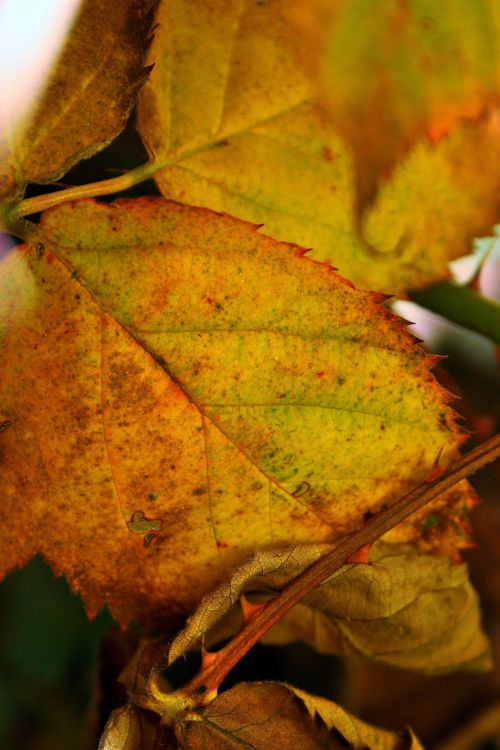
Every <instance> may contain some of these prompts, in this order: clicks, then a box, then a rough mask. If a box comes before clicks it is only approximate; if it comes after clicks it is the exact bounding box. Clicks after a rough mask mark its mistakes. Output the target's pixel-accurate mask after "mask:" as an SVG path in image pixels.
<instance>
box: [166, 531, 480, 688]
mask: <svg viewBox="0 0 500 750" xmlns="http://www.w3.org/2000/svg"><path fill="white" fill-rule="evenodd" d="M330 549H331V547H330V546H329V545H324V544H323V545H302V546H298V547H292V548H286V549H281V550H268V551H265V552H260V553H257V554H256V555H255V557H254V558H253V559H252V560H250V561H248V562H247V563H245V564H244V565H243V566H242V567H240V568H239V569H237V570H236V571H235V572H234V573H233V575H232V576H231V579H230V580H229V581H227V582H225V583H224V584H222V585H221V586H220V587H219V588H218V589H216V590H215V591H214V592H212V593H210V594H209V595H208V596H207V597H205V599H204V600H203V601H202V603H201V604H200V606H199V607H198V609H197V610H196V611H195V612H194V614H193V615H191V617H190V618H189V620H188V622H187V624H186V627H185V628H184V630H183V631H181V633H180V634H179V635H178V636H177V637H176V638H175V640H174V642H173V643H172V645H171V647H170V650H169V662H170V663H171V662H173V661H174V660H175V659H178V658H179V657H180V656H182V655H183V654H185V653H186V652H187V651H188V650H189V649H191V648H193V647H194V646H198V647H199V645H200V643H201V641H202V639H203V640H204V642H205V644H206V645H207V646H208V647H210V644H212V643H216V642H217V641H220V640H221V639H224V638H227V637H228V636H229V635H232V634H234V632H236V631H237V630H238V628H239V626H240V621H241V617H240V611H239V606H238V602H239V597H240V595H241V594H242V593H244V594H245V596H246V597H247V598H248V597H250V598H251V600H252V601H256V600H262V598H263V597H264V598H265V597H269V596H272V595H274V594H275V593H276V592H277V591H281V590H283V588H285V586H286V585H287V584H288V583H289V582H290V581H292V580H293V579H294V578H295V577H296V576H297V575H299V574H300V573H302V572H303V571H304V570H305V569H306V568H307V567H309V566H310V565H311V564H312V563H314V562H315V561H316V560H317V559H318V558H319V557H320V556H322V555H324V554H326V552H328V551H329V550H330ZM370 561H371V564H369V565H366V564H357V565H352V564H351V565H346V566H344V567H343V568H341V569H340V570H339V571H337V572H336V573H335V574H334V575H333V576H332V577H331V578H330V579H329V580H328V581H327V582H326V583H324V584H323V585H322V586H320V587H319V588H317V589H315V590H314V591H312V592H311V593H310V594H308V595H307V596H306V597H305V598H304V599H303V600H302V601H301V602H300V603H299V604H297V605H295V607H293V608H292V609H291V610H290V611H289V612H287V613H286V614H285V615H284V617H283V618H282V619H281V620H280V622H279V623H278V624H277V625H276V626H274V627H273V628H272V629H271V630H270V631H269V632H268V633H267V634H266V636H265V637H264V641H265V642H267V643H281V644H283V643H287V642H290V641H295V640H302V641H305V642H307V643H310V644H311V645H312V646H314V648H316V649H317V650H318V651H320V652H323V653H347V654H355V655H357V656H362V657H364V658H368V659H373V660H376V661H381V662H384V663H386V664H391V665H393V666H397V667H400V668H404V669H416V670H419V671H424V672H429V673H436V672H445V671H450V670H453V669H457V668H461V669H464V668H467V669H472V670H478V669H479V670H481V669H487V668H489V667H490V666H491V662H490V655H489V645H488V641H487V639H486V637H485V636H484V634H483V632H482V630H481V624H480V611H479V606H478V600H477V595H476V593H475V591H474V589H473V588H472V586H471V584H470V583H469V580H468V576H467V568H466V566H465V565H463V564H461V565H456V564H452V563H450V561H449V560H447V559H445V558H443V557H437V556H434V555H423V554H418V553H417V552H416V550H415V549H414V548H412V547H410V546H409V545H401V544H399V545H394V544H387V543H384V542H378V543H376V544H375V545H374V547H373V549H372V550H371V553H370Z"/></svg>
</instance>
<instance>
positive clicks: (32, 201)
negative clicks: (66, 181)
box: [8, 161, 167, 222]
mask: <svg viewBox="0 0 500 750" xmlns="http://www.w3.org/2000/svg"><path fill="white" fill-rule="evenodd" d="M166 165H167V162H159V161H158V162H148V163H147V164H141V166H140V167H136V168H135V169H131V170H130V171H129V172H125V174H122V175H119V177H111V178H110V179H109V180H99V181H98V182H90V183H88V184H87V185H76V186H75V187H70V188H65V189H64V190H59V191H57V192H54V193H48V194H46V195H37V196H35V197H34V198H26V200H23V201H20V202H19V203H17V204H16V205H15V206H13V207H12V208H11V209H10V211H9V214H8V218H9V220H10V221H12V222H16V221H17V220H18V219H20V218H21V217H22V216H29V215H30V214H36V213H38V212H39V211H45V210H46V209H47V208H52V206H57V205H59V204H60V203H65V202H66V201H71V200H75V199H77V198H95V197H96V196H98V195H109V194H110V193H118V192H120V191H122V190H127V189H128V188H131V187H133V186H134V185H138V184H139V183H140V182H144V180H147V179H149V178H150V177H152V176H153V175H154V174H155V172H157V171H158V170H159V169H162V168H163V167H165V166H166Z"/></svg>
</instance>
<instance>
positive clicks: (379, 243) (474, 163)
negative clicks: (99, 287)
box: [138, 0, 500, 295]
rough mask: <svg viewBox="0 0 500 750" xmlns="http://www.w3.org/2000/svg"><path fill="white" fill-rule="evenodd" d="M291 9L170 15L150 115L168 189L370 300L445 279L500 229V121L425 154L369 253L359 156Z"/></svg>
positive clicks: (279, 5) (149, 141) (162, 184)
mask: <svg viewBox="0 0 500 750" xmlns="http://www.w3.org/2000/svg"><path fill="white" fill-rule="evenodd" d="M195 10H196V12H195ZM288 10H289V4H288V3H286V2H285V1H284V0H283V1H280V2H273V3H260V4H255V3H245V2H236V0H232V2H229V3H228V2H222V0H219V1H218V2H215V3H210V4H209V5H207V4H206V3H202V2H196V3H193V2H186V0H175V2H169V3H163V4H162V5H161V6H160V9H159V15H158V19H159V22H160V26H159V28H158V30H157V32H156V35H155V40H154V43H153V45H152V47H151V50H150V53H149V57H148V63H150V64H154V66H155V67H154V69H153V71H152V74H151V77H150V79H149V81H148V82H147V83H146V85H145V86H144V87H143V89H142V90H141V92H140V96H139V116H138V126H139V131H140V133H141V135H142V137H143V140H144V142H145V144H146V146H147V148H148V150H149V153H150V155H151V157H152V159H153V160H155V161H156V162H157V163H158V164H161V165H165V168H164V169H160V170H159V171H158V172H157V173H156V181H157V183H158V186H159V188H160V190H161V191H162V193H163V194H164V195H165V196H167V197H169V198H173V199H175V200H179V201H182V202H187V203H192V204H196V205H200V206H205V207H207V208H212V209H215V210H217V211H225V212H227V213H230V214H232V215H235V216H238V217H240V218H242V219H246V220H248V221H252V222H256V223H259V224H264V228H265V232H266V233H267V234H269V235H271V236H272V237H274V238H276V239H279V240H284V241H288V242H295V243H297V244H300V245H302V246H303V247H312V248H314V250H313V254H314V257H315V258H317V259H319V260H328V261H330V262H332V263H333V264H334V265H335V266H337V267H338V268H339V269H340V272H341V273H342V274H343V275H345V276H346V277H347V278H349V279H350V280H351V281H352V282H354V283H355V284H357V285H359V286H362V287H364V288H371V289H378V290H383V291H387V292H389V293H396V294H400V295H401V294H404V293H405V291H406V290H408V289H411V288H416V287H419V286H423V285H425V284H427V283H429V282H430V281H433V280H438V279H442V278H445V277H446V276H447V275H448V267H447V264H448V261H449V260H451V259H453V258H457V257H459V256H461V255H463V254H465V253H466V252H468V251H469V247H470V242H471V240H472V238H473V237H474V236H475V235H478V234H480V233H482V232H484V231H488V230H489V229H490V227H491V225H492V224H493V223H494V222H495V221H496V220H497V219H498V215H499V214H498V190H499V188H500V177H499V175H500V149H499V138H500V129H499V125H498V122H497V119H495V118H492V119H490V120H488V119H485V120H484V121H481V122H477V123H463V124H460V125H458V126H457V127H456V128H455V129H454V131H453V133H452V134H451V136H450V137H449V138H447V139H443V140H441V141H440V142H439V143H438V144H437V145H436V146H434V147H431V146H430V145H429V144H427V143H420V144H418V145H417V146H415V148H414V149H413V150H412V151H411V152H410V153H409V154H408V156H407V158H406V159H405V160H404V161H403V162H402V163H401V165H400V166H399V167H398V169H397V170H396V171H395V173H394V175H393V179H392V180H391V182H390V183H388V184H387V185H384V187H383V189H382V190H381V194H380V195H379V198H378V201H377V202H376V204H375V205H374V206H373V208H372V210H371V211H370V212H369V213H368V214H367V216H366V221H365V228H364V233H365V236H366V239H367V241H368V242H369V245H367V244H366V243H365V242H363V240H361V239H360V237H359V233H358V229H357V226H356V223H355V221H354V219H353V213H352V206H353V198H354V172H353V165H352V159H351V155H350V153H349V150H348V149H347V148H346V146H345V145H344V143H343V142H342V141H341V139H340V137H339V136H338V135H337V133H336V131H334V129H333V127H332V125H331V123H330V119H329V116H328V115H327V114H325V112H324V111H322V109H321V108H320V106H319V105H318V103H317V101H316V99H315V92H314V91H313V88H312V86H311V83H310V82H309V81H308V80H307V78H306V76H305V72H304V69H303V66H302V65H301V62H300V56H299V52H298V51H297V43H298V39H297V34H296V32H295V31H294V30H291V27H290V26H289V24H288V23H287V19H286V13H287V11H288ZM349 82H350V79H349V77H346V78H345V85H347V86H349V85H350V83H349ZM193 113H195V116H193ZM366 122H367V119H366V118H365V119H364V120H363V127H364V128H365V127H366ZM386 135H387V134H386V133H385V132H384V136H386ZM366 142H369V138H368V137H366Z"/></svg>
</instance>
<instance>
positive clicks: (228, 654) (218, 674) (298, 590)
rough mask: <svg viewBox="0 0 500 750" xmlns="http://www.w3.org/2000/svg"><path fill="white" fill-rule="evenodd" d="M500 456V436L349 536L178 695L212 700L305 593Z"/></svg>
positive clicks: (209, 661) (247, 626)
mask: <svg viewBox="0 0 500 750" xmlns="http://www.w3.org/2000/svg"><path fill="white" fill-rule="evenodd" d="M498 457H500V435H496V436H495V437H493V438H491V439H490V440H488V441H486V442H485V443H483V444H482V445H480V446H478V447H477V448H474V449H473V450H471V451H469V453H467V454H465V455H464V456H462V457H461V458H460V459H458V461H456V462H455V463H454V464H453V465H452V466H451V467H449V468H448V469H447V470H446V471H444V472H443V473H442V474H441V475H440V476H438V477H437V478H436V479H434V480H432V481H429V482H424V483H423V484H421V485H419V486H418V487H416V488H415V489H413V490H412V491H411V492H409V493H407V494H406V495H404V496H403V497H402V498H400V499H399V500H398V501H397V502H396V503H395V504H394V505H392V506H391V507H390V508H387V509H386V510H383V511H381V512H380V513H377V514H376V515H375V516H373V518H371V519H370V520H369V521H368V522H367V523H366V524H365V526H363V528H362V529H360V530H359V531H357V532H355V533H353V534H351V535H350V536H348V537H347V538H346V539H344V540H343V541H342V542H340V544H338V545H337V546H336V547H335V548H334V549H333V550H332V551H331V552H329V553H328V554H327V555H325V556H324V557H322V558H320V559H319V560H318V561H317V562H316V563H314V564H313V565H311V567H310V568H308V569H307V570H305V571H304V572H303V573H302V574H301V575H300V576H298V577H297V578H295V580H293V581H292V582H291V583H290V584H289V586H288V587H287V588H286V589H284V591H282V592H281V593H280V594H278V596H276V597H275V598H274V599H271V600H270V601H269V602H267V603H266V604H265V605H263V606H262V608H261V609H260V610H259V611H258V612H256V613H255V615H254V616H253V617H252V618H251V619H249V620H247V622H245V623H244V625H243V627H242V628H241V630H240V631H239V632H238V633H237V634H236V635H235V636H234V638H233V639H232V640H231V641H230V642H229V643H228V644H227V645H226V646H224V648H222V649H221V650H220V651H217V652H215V653H213V654H210V658H209V659H207V660H206V662H207V666H206V667H203V666H202V669H201V670H200V672H199V673H198V674H197V675H195V677H194V678H193V679H192V680H191V681H190V682H188V683H187V685H185V686H184V687H182V688H181V689H180V690H179V691H178V693H180V694H182V695H183V696H185V697H186V698H187V699H194V700H196V701H197V703H198V705H204V704H206V703H208V702H210V700H212V699H213V698H214V697H215V695H216V694H217V690H218V688H219V685H220V684H221V682H222V680H223V679H224V678H225V677H226V675H227V674H228V672H229V671H230V670H231V669H232V668H233V667H234V666H235V665H236V664H237V662H238V661H240V659H241V658H242V657H243V656H244V655H245V654H246V653H247V651H249V649H250V648H251V647H252V646H253V645H254V644H255V643H257V641H259V640H260V639H261V638H262V636H263V635H264V634H265V633H266V632H267V631H268V630H269V629H270V628H271V627H272V626H273V625H275V624H276V623H277V622H278V621H279V620H280V619H281V618H282V617H283V615H284V614H285V613H286V612H288V610H289V609H291V607H293V606H294V605H295V604H297V602H299V601H300V599H302V598H303V597H304V596H305V595H306V594H308V593H309V592H310V591H312V590H313V589H315V588H316V587H318V586H320V585H321V584H322V583H324V582H325V581H326V580H327V579H328V578H330V576H331V575H332V574H333V573H334V572H335V571H336V570H338V569H339V568H340V567H342V565H345V564H346V562H347V561H348V560H349V558H350V557H352V555H353V554H354V553H355V552H357V551H358V550H359V549H360V548H361V547H363V546H364V545H366V544H372V543H373V542H375V541H377V539H379V538H380V537H381V536H383V534H385V533H386V532H387V531H389V530H390V529H392V528H393V527H394V526H396V525H397V524H398V523H400V522H401V521H403V520H404V519H405V518H407V517H408V516H410V515H411V514H412V513H415V512H416V511H418V510H420V509H421V508H422V507H423V506H424V505H426V504H427V503H428V502H430V501H431V500H433V499H434V498H435V497H437V495H440V494H441V493H442V492H444V491H445V490H447V489H448V488H449V487H452V486H453V485H454V484H456V482H459V481H460V480H461V479H465V478H466V477H468V476H470V475H471V474H474V473H475V472H476V471H478V469H480V468H482V467H483V466H485V465H486V464H487V463H489V462H490V461H493V460H494V459H495V458H498Z"/></svg>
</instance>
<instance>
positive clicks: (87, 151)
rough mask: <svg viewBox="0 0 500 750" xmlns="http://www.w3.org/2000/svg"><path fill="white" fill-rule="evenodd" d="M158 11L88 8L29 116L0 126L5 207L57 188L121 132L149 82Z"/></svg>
mask: <svg viewBox="0 0 500 750" xmlns="http://www.w3.org/2000/svg"><path fill="white" fill-rule="evenodd" d="M156 5H157V0H120V2H119V3H113V4H112V5H111V6H110V4H109V2H106V0H84V2H83V3H82V6H81V9H80V11H79V14H78V16H77V18H76V20H75V21H74V23H73V24H72V27H71V29H70V31H69V33H68V35H67V38H66V41H65V44H64V47H63V49H62V52H61V54H60V55H59V58H58V59H57V61H56V63H55V65H54V67H53V69H52V71H51V73H50V76H49V79H48V82H47V83H46V85H45V88H44V90H43V91H42V92H41V95H40V97H39V98H38V100H37V101H36V102H35V103H34V104H33V107H32V109H31V110H30V112H29V113H28V115H27V116H26V117H24V118H23V119H22V120H21V122H19V123H16V122H14V123H1V125H0V200H2V199H7V198H10V199H12V198H13V197H15V195H16V194H20V193H22V191H23V188H24V185H25V184H26V183H27V182H38V183H47V182H53V181H54V180H58V179H59V178H60V177H61V176H62V175H63V174H64V173H65V172H67V171H68V170H69V169H70V168H71V167H72V166H73V165H74V164H76V163H77V162H78V161H80V159H84V158H87V157H89V156H92V154H94V153H96V152H97V151H100V150H101V149H103V148H104V147H105V146H106V145H107V144H108V143H109V142H110V141H112V140H113V138H115V136H117V135H118V134H119V133H120V132H121V130H122V129H123V128H124V127H125V123H126V122H127V119H128V115H129V113H130V110H131V108H132V105H133V104H134V101H135V96H136V94H137V91H138V88H139V86H140V85H141V84H142V83H143V82H144V80H145V78H146V74H147V71H146V69H145V66H144V63H145V55H146V51H147V47H148V43H149V41H150V36H151V28H152V21H153V17H154V11H155V8H156Z"/></svg>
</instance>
